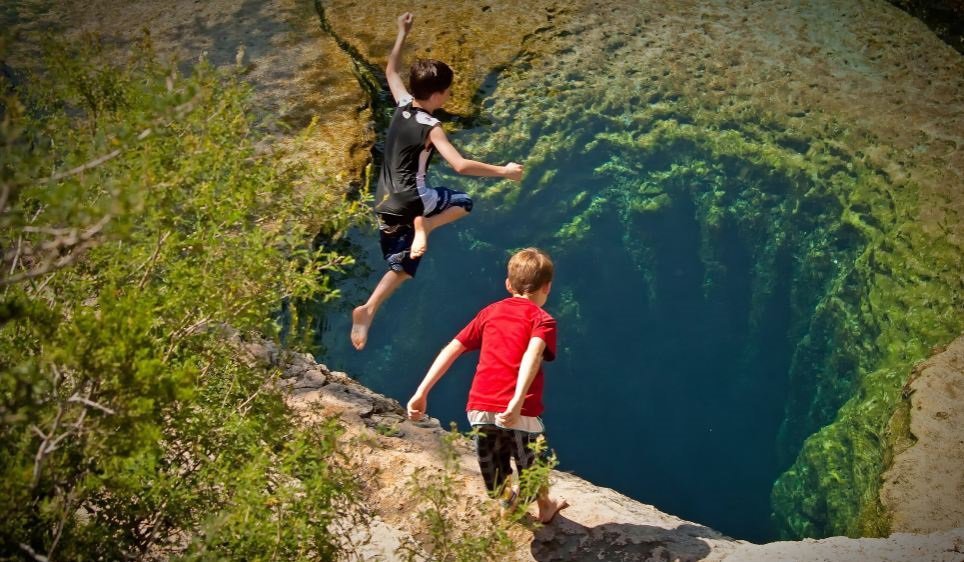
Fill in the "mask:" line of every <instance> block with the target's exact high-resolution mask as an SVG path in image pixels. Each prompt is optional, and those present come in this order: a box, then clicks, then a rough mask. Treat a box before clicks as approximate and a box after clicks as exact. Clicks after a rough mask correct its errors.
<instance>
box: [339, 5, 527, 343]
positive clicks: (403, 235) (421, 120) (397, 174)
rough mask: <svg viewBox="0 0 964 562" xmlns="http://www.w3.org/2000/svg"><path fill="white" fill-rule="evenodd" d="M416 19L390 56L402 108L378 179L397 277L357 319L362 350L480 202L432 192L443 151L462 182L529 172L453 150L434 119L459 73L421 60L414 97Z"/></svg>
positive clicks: (402, 22)
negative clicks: (437, 241) (432, 246)
mask: <svg viewBox="0 0 964 562" xmlns="http://www.w3.org/2000/svg"><path fill="white" fill-rule="evenodd" d="M413 19H414V16H412V14H411V13H409V12H406V13H404V14H402V15H400V16H398V20H397V24H398V35H397V37H396V38H395V45H394V46H393V47H392V52H391V54H389V56H388V65H387V66H386V67H385V77H386V78H387V79H388V86H389V88H390V89H391V91H392V96H394V98H395V102H396V103H397V104H398V107H397V108H396V109H395V115H394V116H393V117H392V122H391V124H390V125H389V127H388V134H387V136H386V139H385V160H384V162H383V163H382V171H381V174H380V175H379V176H378V188H377V190H376V192H375V212H376V213H377V214H378V227H379V235H380V243H381V249H382V255H383V256H384V259H385V261H386V262H388V267H389V270H388V271H387V272H386V273H385V275H384V276H383V277H382V279H381V280H380V281H379V282H378V285H376V286H375V289H374V290H373V291H372V294H371V296H370V297H369V298H368V301H367V302H366V303H365V304H363V305H361V306H358V307H356V308H355V309H354V310H353V311H352V315H351V317H352V327H351V342H352V345H354V346H355V349H362V348H363V347H365V343H366V342H367V341H368V328H369V327H370V326H371V323H372V319H373V318H374V317H375V313H376V312H378V308H379V307H380V306H381V305H382V303H383V302H385V299H387V298H388V297H389V296H390V295H391V294H392V293H393V292H394V291H395V289H397V288H398V287H399V285H401V284H402V283H403V282H404V281H406V280H408V279H411V278H412V277H415V271H416V269H418V263H419V260H420V259H421V257H422V256H423V255H425V252H426V251H427V250H428V235H429V233H431V232H432V231H433V230H434V229H436V228H438V227H440V226H442V225H443V224H448V223H450V222H452V221H455V220H458V219H460V218H462V217H464V216H465V215H467V214H469V212H470V211H471V210H472V200H471V199H470V198H469V197H468V196H467V195H466V194H465V193H462V192H460V191H455V190H452V189H447V188H432V187H429V186H428V185H427V184H426V174H427V173H428V165H429V161H430V160H431V158H432V155H433V154H434V153H435V151H438V152H439V153H440V154H441V155H442V157H443V158H445V160H446V161H447V162H448V163H449V164H450V165H451V166H452V168H454V169H455V171H456V172H458V173H460V174H466V175H470V176H488V177H501V178H508V179H511V180H514V181H519V180H521V179H522V166H521V165H520V164H516V163H514V162H510V163H508V164H506V165H505V166H493V165H491V164H485V163H482V162H477V161H475V160H469V159H467V158H463V157H462V155H461V154H459V152H458V150H456V149H455V147H454V146H452V143H450V142H449V140H448V137H446V135H445V131H444V130H442V127H441V126H440V122H439V120H438V119H436V118H434V117H432V113H433V112H435V110H437V109H439V108H441V107H442V106H443V105H444V104H445V102H446V101H448V99H449V95H450V94H451V91H450V86H451V85H452V69H450V68H449V67H448V65H446V64H445V63H444V62H441V61H437V60H431V59H429V60H418V61H415V63H414V64H413V65H412V68H411V72H410V75H409V86H410V87H411V90H412V92H411V94H410V93H409V92H408V91H407V90H406V89H405V84H404V83H403V82H402V78H401V76H400V75H399V73H398V68H399V62H400V58H401V51H402V45H403V44H404V42H405V38H406V37H407V36H408V32H409V30H411V28H412V21H413Z"/></svg>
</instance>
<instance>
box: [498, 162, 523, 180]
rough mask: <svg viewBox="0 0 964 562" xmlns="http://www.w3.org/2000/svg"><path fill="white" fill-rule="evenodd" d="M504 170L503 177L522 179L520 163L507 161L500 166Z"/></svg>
mask: <svg viewBox="0 0 964 562" xmlns="http://www.w3.org/2000/svg"><path fill="white" fill-rule="evenodd" d="M502 168H503V169H504V170H505V177H507V178H509V179H510V180H512V181H519V180H521V179H522V164H516V163H515V162H509V163H508V164H506V165H505V166H502Z"/></svg>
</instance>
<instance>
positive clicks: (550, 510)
mask: <svg viewBox="0 0 964 562" xmlns="http://www.w3.org/2000/svg"><path fill="white" fill-rule="evenodd" d="M537 505H538V507H539V522H540V523H542V524H543V525H545V524H547V523H550V522H552V518H553V517H555V516H556V514H557V513H559V512H560V511H562V510H563V509H566V508H567V507H569V502H567V501H566V498H559V499H557V500H553V499H549V500H546V501H545V502H541V501H540V502H538V504H537Z"/></svg>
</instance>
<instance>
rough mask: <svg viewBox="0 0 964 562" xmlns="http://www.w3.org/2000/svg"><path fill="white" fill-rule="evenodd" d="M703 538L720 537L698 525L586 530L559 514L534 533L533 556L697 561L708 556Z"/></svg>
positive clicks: (546, 560)
mask: <svg viewBox="0 0 964 562" xmlns="http://www.w3.org/2000/svg"><path fill="white" fill-rule="evenodd" d="M702 537H705V538H714V539H715V538H720V534H719V533H717V532H716V531H714V530H712V529H710V528H707V527H702V526H699V525H680V526H679V527H677V528H675V529H663V528H661V527H653V526H651V525H634V524H630V523H606V524H603V525H598V526H596V527H591V528H590V527H586V526H585V525H581V524H579V523H576V522H575V521H572V520H571V519H567V518H566V517H564V516H562V515H558V516H556V518H555V520H554V521H553V522H552V523H551V524H549V525H546V526H544V527H541V528H540V529H539V530H537V531H536V532H535V535H534V536H533V538H532V547H531V549H532V557H533V558H535V559H536V560H538V561H539V562H550V561H573V562H583V561H585V562H589V561H590V560H591V561H593V562H598V561H600V560H606V561H611V562H635V561H640V562H643V561H652V562H657V561H659V562H662V561H666V562H671V561H676V560H679V561H680V562H689V561H697V560H702V559H704V558H706V556H707V555H709V554H710V551H711V549H710V545H709V544H707V543H706V541H703V540H701V538H702Z"/></svg>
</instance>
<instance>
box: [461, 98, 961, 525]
mask: <svg viewBox="0 0 964 562" xmlns="http://www.w3.org/2000/svg"><path fill="white" fill-rule="evenodd" d="M566 96H567V93H566V92H561V91H557V92H556V93H555V95H554V96H553V98H554V102H553V103H563V104H569V105H573V102H572V101H570V100H563V99H560V98H565V97H566ZM533 103H534V105H535V106H536V107H538V108H540V111H545V112H546V114H545V115H543V116H542V117H543V118H542V119H540V120H539V121H538V122H537V123H533V122H528V123H523V122H521V121H519V122H516V123H513V124H508V123H506V122H502V123H500V125H501V126H504V127H505V128H506V129H504V130H503V131H502V132H501V134H497V135H495V138H494V140H493V141H491V143H490V144H487V145H485V146H484V147H480V152H487V153H490V154H508V153H509V152H514V153H520V152H522V153H525V152H526V151H528V152H529V154H531V155H533V157H532V158H530V159H527V161H526V166H527V173H529V174H534V175H535V176H536V177H538V180H537V181H536V182H535V186H534V187H530V185H526V184H524V185H522V186H518V185H515V184H504V185H501V186H500V187H499V189H497V190H490V191H488V192H485V193H484V194H483V198H491V200H492V204H493V205H497V206H502V207H507V208H512V207H514V206H518V205H526V204H527V203H528V202H529V201H531V200H532V197H533V192H534V191H539V190H546V189H552V185H551V183H552V180H553V179H555V178H556V177H557V175H556V174H555V173H554V170H552V166H555V165H559V159H566V158H580V159H585V160H588V161H599V160H601V163H600V164H598V165H596V166H595V167H593V168H592V170H591V172H590V173H588V174H587V177H586V180H585V184H586V185H592V186H593V188H594V190H591V191H589V192H587V191H580V192H579V193H578V195H577V196H575V197H573V198H572V199H570V200H569V201H570V202H571V203H570V204H568V205H566V204H565V203H563V202H565V201H566V198H565V197H560V198H559V200H560V204H559V209H556V210H555V211H556V212H555V215H556V217H554V218H553V217H549V216H547V217H544V218H543V220H542V223H543V224H545V225H546V230H547V231H550V232H553V234H552V239H553V240H554V242H555V244H556V247H558V248H559V249H564V248H566V247H570V246H572V245H574V244H579V243H583V242H584V241H585V240H587V239H588V238H589V237H590V236H591V235H592V232H593V229H594V228H595V225H596V223H598V222H600V219H601V217H605V216H607V215H609V214H610V213H617V214H618V215H619V216H620V217H621V218H622V222H623V224H624V225H625V231H624V241H625V242H626V245H627V248H633V249H631V250H630V253H632V254H633V255H634V261H635V263H636V264H637V266H638V268H639V271H640V275H641V276H642V277H643V278H644V279H646V280H647V285H648V286H649V287H650V288H649V291H648V295H647V296H646V298H647V299H649V300H650V301H652V300H654V299H656V298H658V295H659V294H660V291H659V288H658V287H654V286H653V282H654V281H653V275H652V274H651V272H650V270H651V269H652V267H653V264H652V255H651V251H650V250H649V249H648V247H647V242H646V239H645V238H646V234H645V231H646V228H645V227H644V226H641V225H645V224H646V223H647V222H648V221H652V220H653V219H654V218H655V217H658V216H663V215H666V214H667V213H669V212H670V209H671V208H672V207H674V206H680V205H681V204H683V202H684V201H689V202H690V203H691V204H692V205H693V208H694V212H695V217H696V220H697V222H698V223H699V225H700V229H701V244H700V250H699V252H700V260H701V261H702V262H703V264H704V267H705V275H706V280H705V286H706V291H707V295H710V294H712V291H713V286H714V282H715V277H717V276H718V275H717V273H716V272H721V271H725V268H726V263H725V257H723V256H720V255H718V249H717V247H716V241H717V240H718V238H719V235H720V231H721V229H722V228H736V229H737V230H738V231H739V232H740V233H741V236H743V237H744V238H745V239H746V240H748V244H749V245H750V247H751V248H752V250H751V251H752V252H753V255H754V259H755V264H756V266H755V269H754V273H753V275H754V279H753V287H754V289H753V295H752V301H751V303H752V304H751V308H752V309H751V311H750V318H751V322H752V323H753V324H754V325H757V326H760V325H762V324H764V323H765V318H763V317H762V312H761V311H762V310H763V308H762V306H761V304H760V303H762V302H764V301H765V300H766V299H767V296H768V295H769V294H770V292H771V291H772V286H773V284H774V282H775V280H774V279H775V278H774V273H773V271H772V268H773V267H774V263H775V261H776V259H777V258H778V256H780V255H782V254H785V253H786V252H790V253H792V254H793V256H794V257H793V261H794V266H793V287H794V289H793V295H794V297H793V308H794V322H793V326H792V327H791V330H790V334H789V337H790V338H791V339H792V340H793V341H795V342H796V351H795V354H794V358H793V362H792V366H791V369H790V373H789V377H790V380H791V385H792V387H793V388H794V392H793V394H792V395H791V396H790V397H789V398H788V402H787V417H786V419H785V421H784V424H783V427H782V428H781V432H780V438H779V444H778V445H779V447H780V449H781V450H782V451H783V454H784V456H785V458H787V459H788V462H789V461H790V460H793V459H794V458H795V460H793V462H792V466H791V467H790V468H789V469H788V470H787V471H786V472H785V473H784V474H783V475H782V476H781V477H780V478H779V479H778V480H777V482H776V483H775V485H774V488H773V493H772V505H773V509H774V512H775V518H776V521H777V523H778V526H779V528H780V533H781V535H782V536H785V537H804V536H827V535H832V534H846V535H851V536H857V535H882V534H886V532H887V529H888V524H887V516H886V513H884V511H883V509H882V508H881V506H880V503H879V500H878V492H879V486H880V474H881V473H882V471H883V470H884V469H885V467H886V459H885V455H886V450H887V448H888V443H887V437H886V435H885V432H886V425H887V422H888V420H889V419H890V418H891V416H892V414H893V412H894V410H895V408H896V406H897V401H898V395H899V388H900V386H901V385H902V383H903V377H904V375H905V374H906V372H907V371H908V369H909V366H910V365H911V364H912V363H913V362H914V361H916V360H919V359H920V358H922V357H924V356H925V354H926V352H927V349H929V347H930V346H932V345H934V344H937V343H941V342H944V341H947V340H949V339H950V338H951V337H952V336H953V335H955V334H956V333H959V331H960V330H961V329H962V328H964V321H962V315H961V314H960V311H961V310H962V300H961V296H960V295H961V291H960V278H959V256H957V254H956V248H955V247H954V246H953V244H950V243H948V242H946V241H944V240H942V239H941V238H940V237H939V236H938V237H935V236H934V235H931V234H927V233H925V232H924V231H923V229H922V228H921V227H920V225H919V224H918V222H917V219H916V217H917V213H918V204H919V202H918V201H917V197H918V196H917V193H918V190H917V187H916V186H915V185H914V184H912V183H909V182H895V181H893V180H892V179H891V178H890V177H888V175H887V173H886V172H884V171H883V170H881V169H879V168H875V167H873V166H871V165H869V164H868V163H867V162H865V161H864V160H861V159H859V158H856V157H854V156H853V155H852V153H851V150H850V149H849V148H848V147H847V144H846V141H847V138H848V136H847V135H848V133H847V131H846V130H845V129H844V128H843V127H842V126H841V124H840V123H838V122H837V121H836V120H835V119H832V118H827V119H826V120H825V121H824V122H823V123H819V122H818V124H819V125H822V127H811V130H810V131H809V132H804V131H802V130H791V131H788V130H786V129H785V127H784V125H783V124H782V123H780V122H779V121H772V122H769V123H768V122H767V119H766V116H765V115H760V114H756V115H754V114H746V112H745V110H744V113H743V114H742V115H738V116H737V115H732V116H730V115H726V114H725V113H711V112H706V111H700V110H694V108H692V107H690V106H689V105H688V104H687V103H685V102H684V101H676V102H674V101H666V100H663V101H660V102H658V103H656V104H651V105H649V106H648V107H643V108H639V107H635V108H626V107H623V108H618V107H616V108H614V107H613V106H611V105H603V106H600V105H595V106H593V105H592V104H590V109H588V110H587V109H583V110H582V114H581V115H578V116H577V115H575V114H571V115H567V114H564V113H563V114H559V115H553V112H552V111H551V108H550V107H549V106H545V105H542V104H540V103H539V102H533ZM496 109H498V106H497V107H496ZM512 113H513V115H516V116H518V115H520V114H524V108H520V107H514V108H513V110H512ZM808 134H809V135H813V136H808ZM821 134H822V135H823V136H820V135H821ZM496 143H498V144H496ZM496 147H498V148H496ZM694 154H695V155H697V156H693V155H694ZM678 155H686V156H678ZM659 161H668V162H670V165H669V166H668V167H663V168H660V167H659V166H658V165H657V164H656V163H657V162H659ZM654 166H656V167H655V168H654ZM526 183H527V184H528V182H526ZM553 222H556V223H557V226H555V227H553V226H551V225H552V223H553ZM727 225H728V226H727ZM640 239H642V241H643V244H642V245H640V244H639V241H640ZM563 314H565V312H563Z"/></svg>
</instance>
